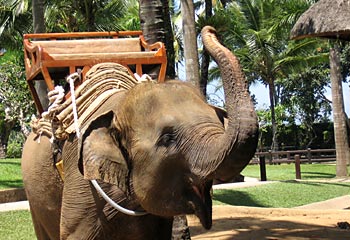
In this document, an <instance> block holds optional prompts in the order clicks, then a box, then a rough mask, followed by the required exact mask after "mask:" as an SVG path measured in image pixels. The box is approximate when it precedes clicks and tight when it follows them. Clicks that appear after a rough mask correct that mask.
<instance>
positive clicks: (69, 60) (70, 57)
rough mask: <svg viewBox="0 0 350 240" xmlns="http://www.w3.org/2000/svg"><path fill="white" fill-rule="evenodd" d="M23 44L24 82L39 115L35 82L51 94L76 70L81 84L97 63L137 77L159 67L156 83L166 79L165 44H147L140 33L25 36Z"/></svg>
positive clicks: (40, 108)
mask: <svg viewBox="0 0 350 240" xmlns="http://www.w3.org/2000/svg"><path fill="white" fill-rule="evenodd" d="M23 45H24V63H25V69H26V79H27V83H28V85H29V88H30V91H31V93H32V96H33V99H34V102H35V105H36V108H37V110H38V112H39V113H40V114H41V113H42V112H43V111H44V109H43V107H42V104H41V102H40V100H39V97H38V94H37V92H36V90H35V87H34V81H45V83H46V85H47V88H48V90H49V91H50V90H53V89H54V87H55V81H57V80H59V79H63V78H64V77H66V76H67V75H69V74H72V73H74V72H76V71H77V70H78V69H81V70H82V81H84V77H85V73H86V72H87V71H88V70H89V69H90V68H91V67H92V66H93V65H95V64H97V63H102V62H115V63H119V64H122V65H124V66H126V67H128V68H129V70H130V72H132V71H131V68H132V69H133V71H134V72H136V73H137V74H139V75H140V76H141V75H142V74H143V66H145V65H159V66H160V67H159V73H158V82H164V80H165V73H166V66H167V57H166V50H165V46H164V43H162V42H157V43H154V44H147V43H146V41H145V39H144V37H143V35H142V32H141V31H119V32H71V33H39V34H25V35H24V37H23ZM77 85H79V83H78V84H77Z"/></svg>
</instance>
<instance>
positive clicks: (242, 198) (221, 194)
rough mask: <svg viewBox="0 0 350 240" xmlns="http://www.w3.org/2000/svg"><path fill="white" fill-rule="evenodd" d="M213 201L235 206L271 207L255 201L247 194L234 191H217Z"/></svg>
mask: <svg viewBox="0 0 350 240" xmlns="http://www.w3.org/2000/svg"><path fill="white" fill-rule="evenodd" d="M213 200H214V201H219V202H221V203H224V204H228V205H233V206H246V207H269V206H266V205H263V204H261V203H259V202H258V201H256V200H254V199H253V198H252V197H251V196H249V194H247V193H244V192H240V191H234V190H215V194H214V196H213Z"/></svg>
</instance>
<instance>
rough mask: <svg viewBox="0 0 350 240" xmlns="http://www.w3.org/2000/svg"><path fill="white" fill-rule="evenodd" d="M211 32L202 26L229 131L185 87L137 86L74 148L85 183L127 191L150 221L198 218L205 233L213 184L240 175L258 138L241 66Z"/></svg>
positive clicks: (215, 112) (220, 113)
mask: <svg viewBox="0 0 350 240" xmlns="http://www.w3.org/2000/svg"><path fill="white" fill-rule="evenodd" d="M213 31H214V30H213V29H212V28H210V27H206V28H204V29H203V31H202V36H203V41H204V44H205V46H206V48H207V49H208V50H209V51H210V53H211V55H212V56H213V57H214V58H215V60H216V61H217V62H218V64H219V66H220V68H221V72H222V76H223V82H224V90H225V93H226V105H227V109H228V123H227V124H225V123H224V122H225V120H224V116H225V113H224V112H223V111H222V110H219V109H217V108H214V107H212V106H210V105H208V104H207V103H206V102H205V100H204V99H203V97H202V96H201V95H200V93H199V91H198V90H197V89H195V88H194V87H192V86H191V85H189V84H186V83H183V82H179V81H168V82H166V83H163V84H153V83H142V84H139V85H137V86H136V87H134V88H133V89H131V90H129V91H128V92H127V93H125V94H124V96H123V97H122V99H121V101H120V103H119V104H118V106H116V107H115V109H114V110H113V111H110V112H108V113H106V114H104V115H101V116H99V117H98V118H96V119H95V120H94V121H92V122H91V124H90V126H89V127H88V128H87V130H86V131H85V132H84V134H83V138H82V143H81V146H80V149H81V161H82V165H83V169H84V171H83V172H84V176H85V178H87V179H101V180H104V181H106V182H109V183H112V184H116V185H118V186H119V188H121V189H123V190H124V191H126V192H128V191H130V188H132V190H133V191H134V193H135V194H134V195H135V197H136V201H138V202H139V204H140V205H141V206H142V207H143V208H144V209H145V210H146V211H147V212H149V213H152V214H155V215H160V216H165V217H167V216H169V217H170V216H175V215H179V214H196V215H197V216H198V217H199V219H200V220H201V223H202V225H203V226H204V227H205V228H210V226H211V195H210V189H211V184H212V180H213V179H214V178H215V177H217V176H218V174H220V173H225V174H227V173H226V172H225V169H227V167H230V168H232V169H235V171H236V172H238V173H239V172H240V171H241V169H242V168H243V167H244V166H245V165H246V164H247V163H248V162H249V160H250V158H251V157H252V155H253V154H254V152H255V147H256V138H257V119H256V116H255V112H254V109H253V105H252V103H251V99H250V96H249V94H248V91H247V85H246V82H245V79H244V76H243V74H242V73H241V70H240V67H239V63H238V61H237V60H236V59H235V57H234V56H233V55H232V53H231V52H230V51H228V50H227V49H226V48H224V47H223V46H222V45H220V44H219V43H218V42H217V40H216V37H215V35H214V33H213ZM225 126H226V127H225ZM238 154H239V156H237V155H238ZM236 168H237V169H238V170H237V169H236ZM231 174H235V173H231Z"/></svg>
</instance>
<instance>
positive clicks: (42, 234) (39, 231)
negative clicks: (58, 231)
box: [29, 203, 59, 240]
mask: <svg viewBox="0 0 350 240" xmlns="http://www.w3.org/2000/svg"><path fill="white" fill-rule="evenodd" d="M29 206H30V209H31V211H30V213H31V215H32V219H33V226H34V230H35V235H36V237H37V239H38V240H50V236H49V235H48V233H47V232H46V230H45V227H44V226H43V225H42V223H41V222H40V221H37V220H36V219H39V217H38V216H37V213H36V209H35V207H34V206H31V204H30V203H29ZM58 237H59V236H58ZM57 239H59V238H57Z"/></svg>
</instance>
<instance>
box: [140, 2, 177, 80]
mask: <svg viewBox="0 0 350 240" xmlns="http://www.w3.org/2000/svg"><path fill="white" fill-rule="evenodd" d="M139 3H140V4H139V5H140V12H139V14H140V22H141V29H142V32H143V35H144V36H145V39H146V41H147V42H148V43H154V42H157V41H161V42H164V44H165V47H166V49H167V58H168V66H167V76H168V77H170V78H174V77H175V50H174V35H173V31H172V23H171V16H170V13H171V12H172V11H170V9H169V2H168V1H160V0H157V1H149V0H140V1H139Z"/></svg>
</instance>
